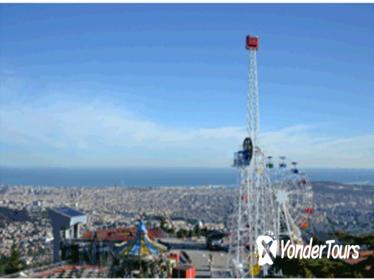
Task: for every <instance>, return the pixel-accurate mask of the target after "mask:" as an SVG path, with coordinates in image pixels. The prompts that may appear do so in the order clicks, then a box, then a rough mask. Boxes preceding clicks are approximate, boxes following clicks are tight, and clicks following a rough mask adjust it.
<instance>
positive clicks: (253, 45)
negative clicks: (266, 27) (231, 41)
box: [245, 35, 259, 50]
mask: <svg viewBox="0 0 374 280" xmlns="http://www.w3.org/2000/svg"><path fill="white" fill-rule="evenodd" d="M258 41H259V40H258V37H254V36H249V35H248V36H247V37H246V40H245V48H246V49H247V50H258Z"/></svg>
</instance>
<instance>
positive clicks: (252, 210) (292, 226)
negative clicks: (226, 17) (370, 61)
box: [228, 36, 313, 277]
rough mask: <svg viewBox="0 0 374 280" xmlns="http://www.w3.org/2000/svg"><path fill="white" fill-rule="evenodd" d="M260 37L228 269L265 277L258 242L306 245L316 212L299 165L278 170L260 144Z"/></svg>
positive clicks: (255, 42)
mask: <svg viewBox="0 0 374 280" xmlns="http://www.w3.org/2000/svg"><path fill="white" fill-rule="evenodd" d="M258 48H259V38H258V37H253V36H247V37H246V49H247V50H248V51H249V73H248V78H249V82H248V96H247V110H248V111H247V114H248V115H247V137H246V138H245V139H244V141H243V145H242V149H241V150H240V151H238V152H236V153H235V154H234V167H236V168H238V169H239V175H240V176H239V177H240V178H239V180H240V187H239V197H238V200H237V205H236V209H235V210H234V215H233V218H232V219H231V225H230V227H231V230H230V231H231V232H230V247H229V254H228V265H229V267H230V271H231V273H232V276H234V277H259V276H267V275H268V274H269V272H268V271H269V267H268V266H267V265H264V266H261V267H260V266H259V264H258V260H259V256H258V250H257V245H256V239H257V237H258V236H260V235H269V236H270V237H272V238H273V240H275V239H289V240H290V241H291V242H292V243H302V242H303V239H302V231H303V230H305V229H307V228H308V227H309V217H310V215H311V214H312V213H313V207H312V201H313V193H312V187H311V184H310V182H309V180H308V178H307V176H306V175H305V174H304V173H302V172H300V171H299V170H298V168H297V163H296V162H293V163H292V168H288V167H287V164H286V162H285V159H286V158H285V157H283V156H282V157H280V163H279V165H278V167H275V165H274V163H273V161H272V157H271V156H268V157H265V154H264V152H263V151H262V149H261V148H260V147H261V146H260V145H259V141H258V134H259V93H258V79H257V58H256V56H257V51H258Z"/></svg>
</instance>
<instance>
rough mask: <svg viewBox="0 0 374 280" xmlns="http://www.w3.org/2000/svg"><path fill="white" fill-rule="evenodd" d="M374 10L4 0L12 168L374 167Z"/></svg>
mask: <svg viewBox="0 0 374 280" xmlns="http://www.w3.org/2000/svg"><path fill="white" fill-rule="evenodd" d="M373 15H374V9H373V7H372V6H371V5H306V4H304V5H254V4H250V5H201V4H200V5H181V4H179V5H146V6H142V5H57V4H54V5H4V4H2V5H0V41H1V42H2V44H1V46H0V58H1V59H0V76H1V83H0V92H1V93H0V98H1V99H0V127H1V130H2V132H1V133H0V151H1V154H2V156H1V157H0V165H3V166H67V167H80V166H88V167H89V166H110V167H119V166H206V167H224V166H229V165H230V164H231V163H232V155H233V153H234V152H235V151H236V150H237V148H238V146H239V145H240V144H241V142H242V140H243V138H244V136H245V110H246V104H245V102H246V94H247V81H246V79H247V63H248V53H246V51H245V49H244V38H245V35H247V34H248V33H253V34H255V35H259V36H260V50H259V53H258V61H259V65H258V68H259V89H260V114H261V116H260V117H261V145H262V147H264V150H265V152H266V153H267V154H272V155H275V156H279V155H286V156H288V157H289V158H290V159H292V160H296V161H299V162H300V163H301V164H302V166H304V167H343V168H374V144H373V143H374V127H373V126H372V123H373V121H374V119H373V115H372V107H373V106H372V105H373V104H374V97H373V95H372V89H373V83H374V81H373V80H372V77H371V73H373V72H374V71H373V70H374V63H373V62H374V48H373V45H374V44H373V43H374V39H373V37H372V36H370V35H371V34H372V33H373V31H374V24H373V23H374V17H373Z"/></svg>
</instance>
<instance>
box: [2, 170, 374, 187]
mask: <svg viewBox="0 0 374 280" xmlns="http://www.w3.org/2000/svg"><path fill="white" fill-rule="evenodd" d="M303 171H304V172H305V173H306V174H308V175H309V178H310V179H311V180H312V181H332V182H340V183H348V184H366V185H370V184H373V185H374V169H305V170H303ZM237 181H238V171H237V170H235V169H234V168H10V167H0V185H9V186H12V185H33V186H61V187H71V186H87V187H94V186H98V187H99V186H100V187H102V186H118V187H161V186H201V185H225V186H235V184H236V183H237Z"/></svg>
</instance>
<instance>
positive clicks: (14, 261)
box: [4, 244, 23, 274]
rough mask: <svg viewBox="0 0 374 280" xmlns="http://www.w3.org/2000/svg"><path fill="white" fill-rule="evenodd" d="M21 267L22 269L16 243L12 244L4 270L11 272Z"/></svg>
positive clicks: (7, 272)
mask: <svg viewBox="0 0 374 280" xmlns="http://www.w3.org/2000/svg"><path fill="white" fill-rule="evenodd" d="M22 269H23V263H22V261H21V258H20V255H19V252H18V250H17V248H16V245H15V244H13V246H12V249H11V253H10V256H9V258H8V261H7V264H6V266H5V270H4V272H5V274H12V273H16V272H18V271H20V270H22Z"/></svg>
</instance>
